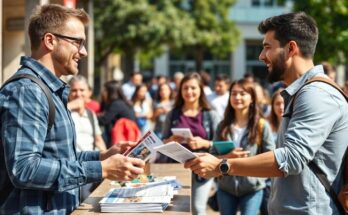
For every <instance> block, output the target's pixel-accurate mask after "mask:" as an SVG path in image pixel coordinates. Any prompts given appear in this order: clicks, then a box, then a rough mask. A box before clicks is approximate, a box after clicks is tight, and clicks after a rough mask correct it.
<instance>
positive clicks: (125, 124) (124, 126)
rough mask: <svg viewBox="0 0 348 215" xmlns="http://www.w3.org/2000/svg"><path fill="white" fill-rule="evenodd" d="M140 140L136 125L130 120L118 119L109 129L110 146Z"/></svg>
mask: <svg viewBox="0 0 348 215" xmlns="http://www.w3.org/2000/svg"><path fill="white" fill-rule="evenodd" d="M140 138H141V132H140V129H139V127H138V126H137V124H136V123H135V122H134V121H133V120H130V119H127V118H125V117H122V118H120V119H118V120H117V121H116V122H115V124H114V126H113V127H112V129H111V145H114V144H117V143H118V142H120V141H133V142H136V141H138V140H139V139H140Z"/></svg>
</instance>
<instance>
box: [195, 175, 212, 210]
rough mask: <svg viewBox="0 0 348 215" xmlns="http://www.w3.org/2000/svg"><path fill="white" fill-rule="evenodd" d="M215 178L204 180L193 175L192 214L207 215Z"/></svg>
mask: <svg viewBox="0 0 348 215" xmlns="http://www.w3.org/2000/svg"><path fill="white" fill-rule="evenodd" d="M213 182H214V178H211V179H208V180H206V179H203V180H202V178H200V177H198V176H197V175H195V174H192V214H193V215H205V214H206V209H207V202H208V198H209V193H210V189H211V187H212V185H213Z"/></svg>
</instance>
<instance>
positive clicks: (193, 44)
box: [173, 0, 240, 71]
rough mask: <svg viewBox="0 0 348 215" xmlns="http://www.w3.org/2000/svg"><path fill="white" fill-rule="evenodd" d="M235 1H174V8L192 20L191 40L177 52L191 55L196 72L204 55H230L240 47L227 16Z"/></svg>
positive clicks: (235, 31)
mask: <svg viewBox="0 0 348 215" xmlns="http://www.w3.org/2000/svg"><path fill="white" fill-rule="evenodd" d="M234 3H235V0H219V1H216V0H181V1H180V0H176V1H175V5H176V6H177V7H178V8H179V9H180V10H182V11H185V12H186V13H187V14H188V15H189V16H190V17H191V19H192V20H193V22H194V26H193V37H192V38H193V40H190V41H186V43H185V44H182V46H180V47H175V46H173V48H176V49H179V50H181V51H182V52H185V53H191V54H192V55H193V56H194V58H195V63H196V70H197V71H201V70H202V69H203V56H204V53H205V52H206V51H209V52H211V53H212V54H213V55H214V56H217V57H224V56H226V55H228V54H230V53H231V52H232V51H233V50H234V49H235V47H236V46H237V44H238V43H239V37H240V33H239V31H238V29H237V28H236V26H235V24H234V22H233V21H231V20H230V18H229V12H230V9H231V7H232V6H233V4H234Z"/></svg>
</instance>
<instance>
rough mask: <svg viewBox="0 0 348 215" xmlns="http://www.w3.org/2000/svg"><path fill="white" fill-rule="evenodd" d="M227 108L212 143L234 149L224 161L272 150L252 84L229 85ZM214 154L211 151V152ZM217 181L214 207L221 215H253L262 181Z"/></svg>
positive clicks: (225, 156) (261, 192) (236, 83)
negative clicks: (239, 214)
mask: <svg viewBox="0 0 348 215" xmlns="http://www.w3.org/2000/svg"><path fill="white" fill-rule="evenodd" d="M229 93H230V95H229V104H228V105H227V107H226V109H225V113H224V118H223V120H222V121H221V122H220V124H219V125H218V128H217V130H216V133H215V136H214V141H233V142H234V145H235V147H236V149H234V150H233V151H232V152H230V153H229V154H227V155H222V156H221V157H224V158H235V157H244V156H254V155H256V154H259V153H262V152H266V151H270V150H273V149H274V147H275V145H274V142H273V138H272V134H271V129H270V127H269V124H268V123H267V121H266V120H265V119H264V118H262V117H261V116H262V115H261V113H260V110H259V106H258V104H257V98H256V92H255V89H254V86H253V84H252V83H250V82H247V81H246V80H244V79H242V80H239V81H235V82H234V83H232V85H231V86H230V89H229ZM212 152H213V153H214V154H216V152H215V150H214V148H213V150H212ZM217 181H218V191H217V197H218V205H219V208H220V212H221V214H222V215H225V214H226V215H227V214H228V215H233V214H236V213H237V210H238V208H239V209H240V211H241V215H257V214H258V211H259V208H260V205H261V200H262V196H263V189H264V188H265V186H266V185H265V179H263V178H256V177H241V176H223V177H220V178H218V179H217Z"/></svg>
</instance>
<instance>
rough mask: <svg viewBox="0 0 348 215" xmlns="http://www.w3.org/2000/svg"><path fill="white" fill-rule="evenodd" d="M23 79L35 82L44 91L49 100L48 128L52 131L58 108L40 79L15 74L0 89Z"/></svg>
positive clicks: (28, 75)
mask: <svg viewBox="0 0 348 215" xmlns="http://www.w3.org/2000/svg"><path fill="white" fill-rule="evenodd" d="M21 78H28V79H30V80H32V81H33V82H35V83H36V84H37V85H39V87H40V88H41V89H42V91H43V92H44V93H45V95H46V97H47V100H48V126H47V131H49V130H51V128H52V126H53V124H54V119H55V117H56V107H55V105H54V102H53V98H52V95H51V91H50V90H49V89H48V88H47V86H46V85H45V84H44V83H43V82H42V81H41V80H40V79H39V78H38V77H35V76H34V75H30V74H15V75H13V76H12V77H11V78H10V79H8V80H7V81H6V82H5V83H4V84H3V85H2V86H1V88H0V90H1V89H2V88H3V87H4V86H5V85H6V84H8V83H10V82H12V81H16V80H18V79H21Z"/></svg>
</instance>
